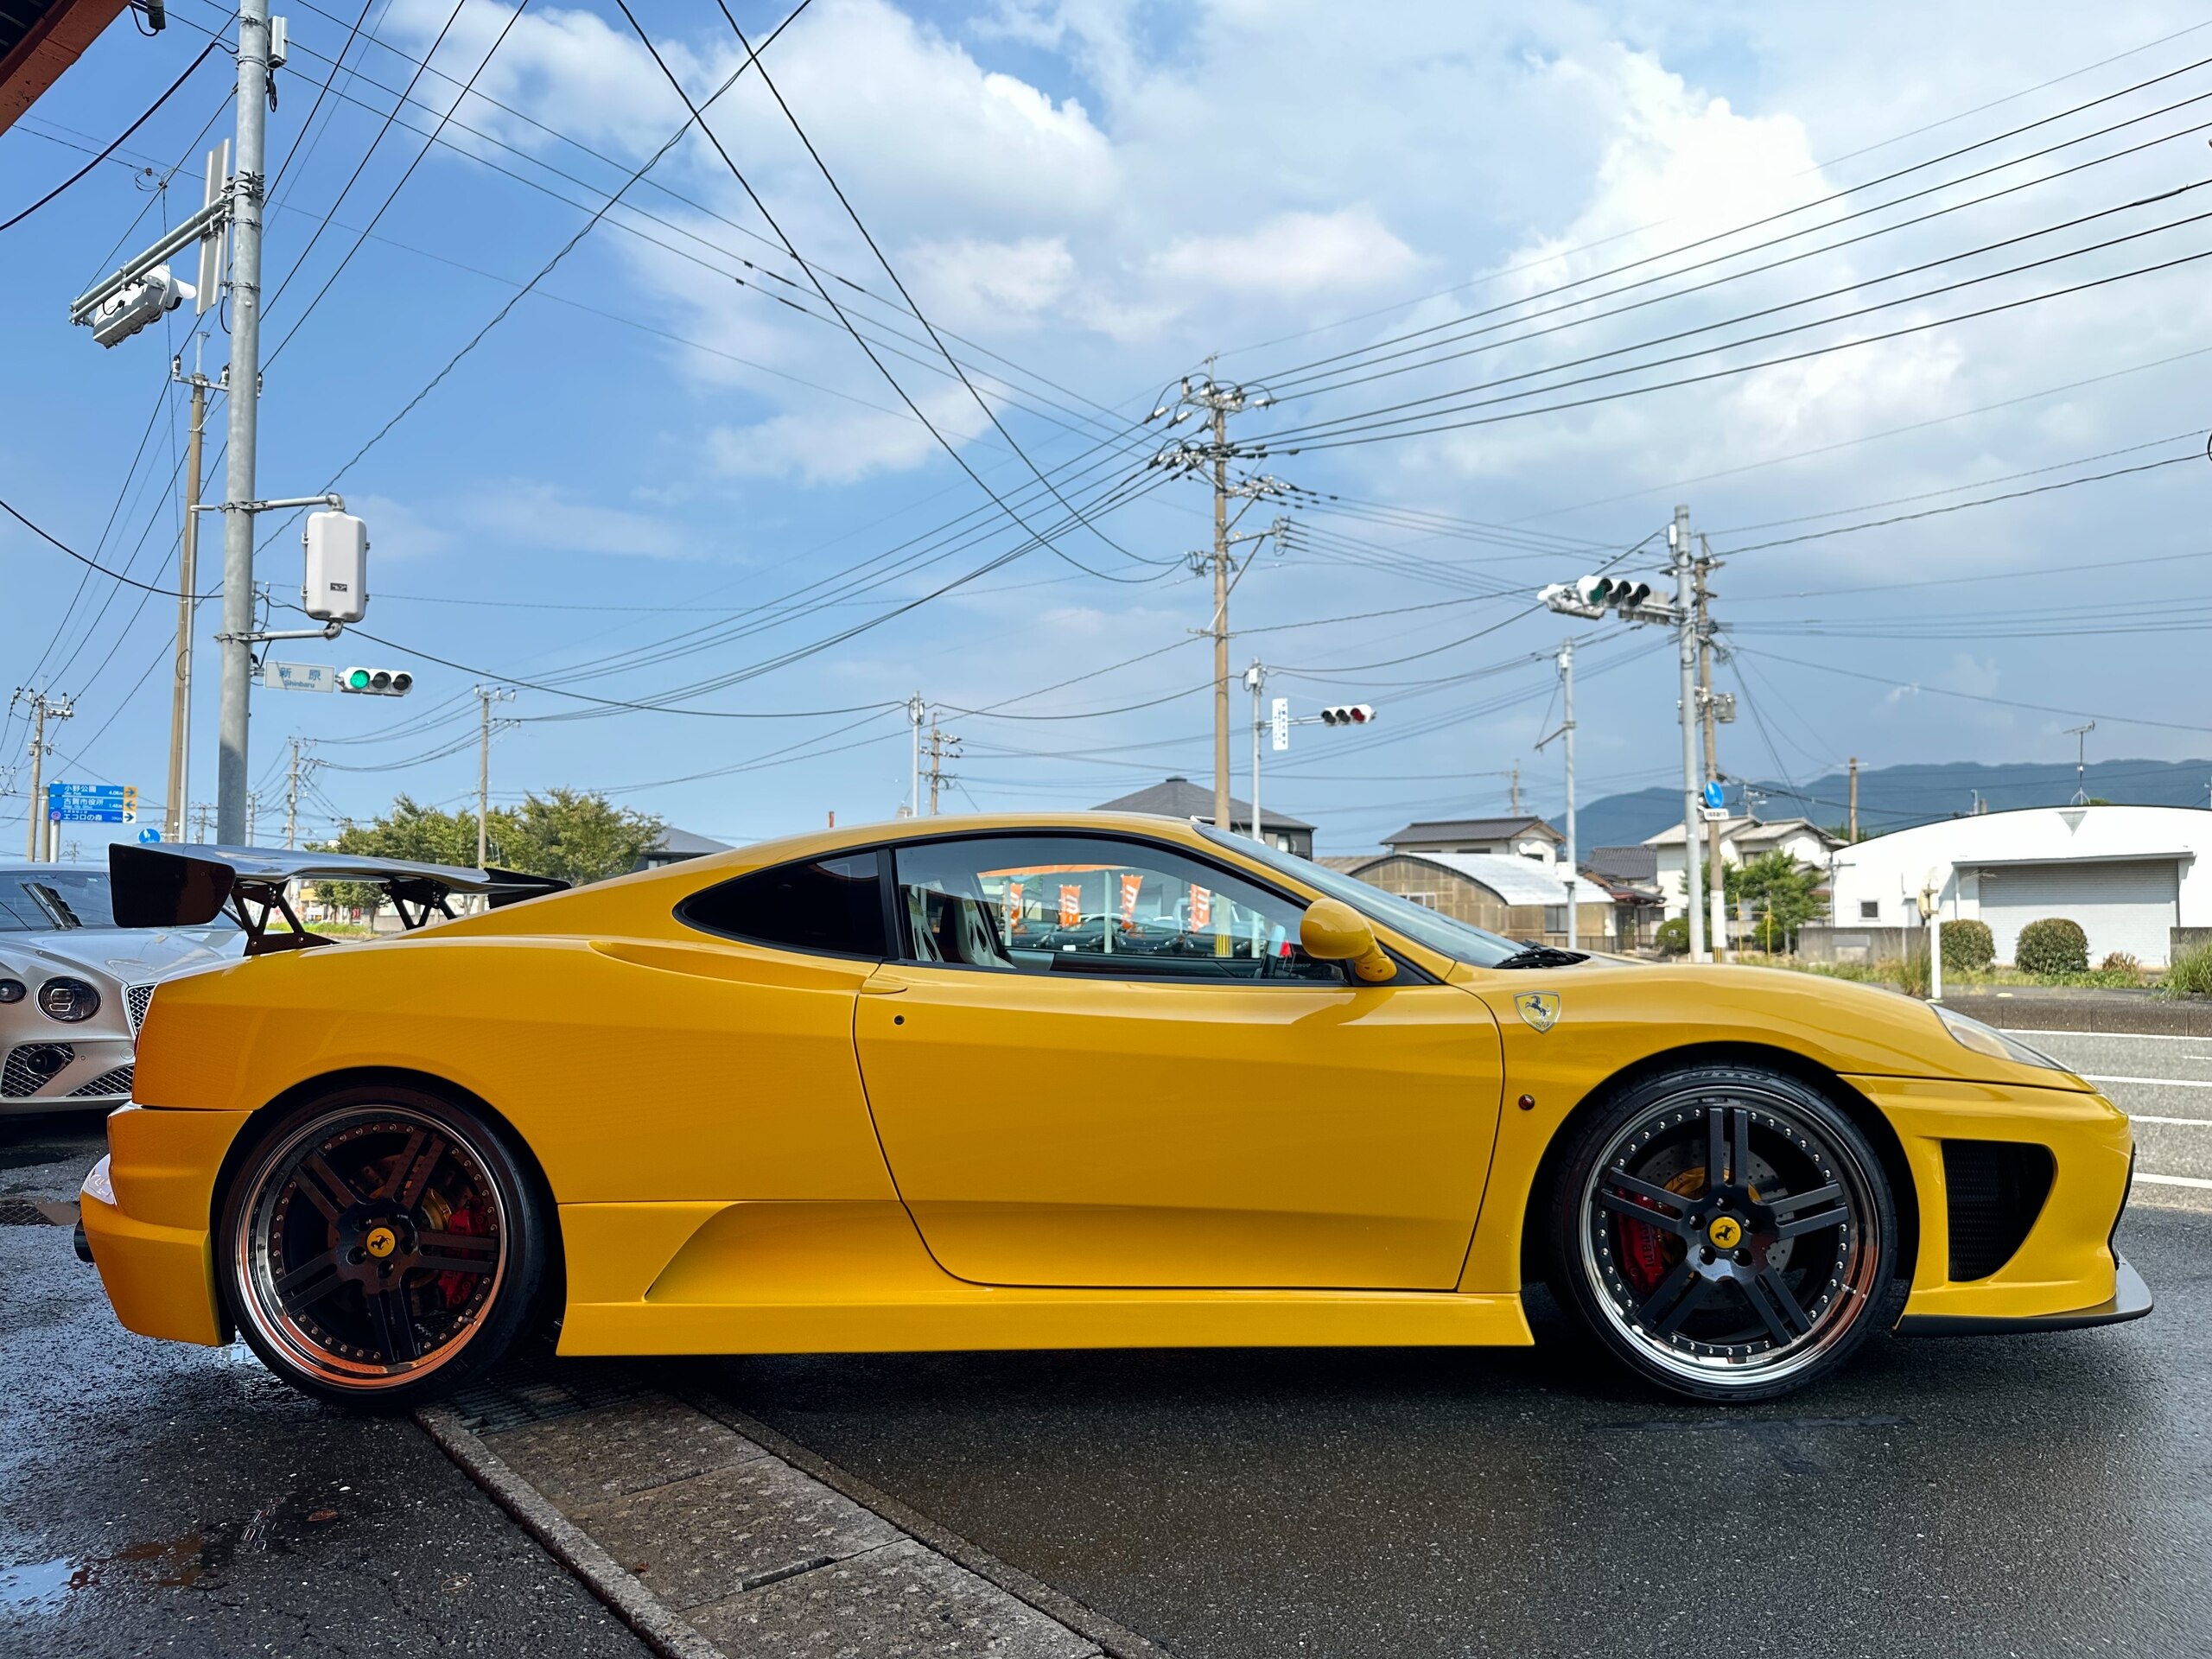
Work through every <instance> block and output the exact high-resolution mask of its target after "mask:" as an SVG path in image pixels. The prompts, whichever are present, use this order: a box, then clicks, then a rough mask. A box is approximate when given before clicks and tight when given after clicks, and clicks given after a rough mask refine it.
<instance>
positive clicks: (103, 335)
mask: <svg viewBox="0 0 2212 1659" xmlns="http://www.w3.org/2000/svg"><path fill="white" fill-rule="evenodd" d="M194 293H195V290H194V288H193V286H192V284H191V283H185V282H179V281H178V280H177V279H176V278H175V277H173V276H171V275H170V274H169V268H168V266H167V265H156V266H155V267H154V268H153V270H149V271H148V272H147V273H146V274H145V276H144V277H141V278H140V279H139V280H138V281H137V282H135V283H131V284H130V286H129V287H128V288H126V289H123V290H122V291H121V292H120V293H118V294H113V295H111V296H108V297H107V298H106V299H105V300H103V301H101V302H100V306H99V310H97V311H95V312H93V313H92V338H93V339H94V340H98V341H99V343H100V344H101V345H103V346H117V345H120V344H121V343H122V342H123V341H124V340H128V339H130V336H131V335H133V334H137V332H138V331H139V330H140V329H141V328H143V327H145V326H146V325H147V324H148V323H149V322H159V321H161V320H162V317H163V316H165V315H168V313H169V312H171V311H174V310H175V309H176V308H177V307H179V306H180V305H182V304H183V303H184V302H186V301H187V300H188V299H191V298H193V297H194Z"/></svg>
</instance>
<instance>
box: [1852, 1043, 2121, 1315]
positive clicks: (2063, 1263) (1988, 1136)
mask: <svg viewBox="0 0 2212 1659" xmlns="http://www.w3.org/2000/svg"><path fill="white" fill-rule="evenodd" d="M1851 1082H1852V1084H1853V1086H1854V1087H1856V1088H1857V1089H1859V1090H1860V1092H1862V1093H1863V1094H1865V1095H1866V1096H1867V1097H1868V1098H1869V1099H1870V1100H1872V1102H1873V1103H1874V1104H1875V1105H1876V1106H1878V1108H1879V1109H1881V1112H1882V1115H1883V1116H1885V1118H1886V1119H1888V1121H1889V1123H1890V1125H1891V1128H1893V1129H1895V1130H1896V1132H1897V1140H1898V1142H1899V1144H1900V1145H1901V1146H1902V1147H1903V1149H1904V1157H1905V1162H1906V1163H1907V1165H1908V1166H1910V1169H1911V1172H1912V1178H1913V1197H1914V1198H1915V1200H1916V1210H1917V1212H1918V1221H1919V1225H1918V1234H1919V1245H1918V1250H1917V1254H1916V1259H1915V1262H1914V1263H1913V1275H1912V1294H1911V1295H1910V1298H1909V1299H1908V1300H1906V1303H1905V1307H1904V1317H1903V1318H1902V1319H1900V1320H1899V1321H1898V1323H1897V1330H1898V1331H1899V1332H1900V1333H1903V1334H1907V1335H1923V1336H1932V1335H1943V1334H1952V1335H1957V1334H1967V1333H1974V1334H1986V1333H1989V1332H2007V1331H2050V1330H2074V1329H2079V1328H2081V1327H2082V1326H2086V1325H2111V1324H2117V1323H2119V1322H2120V1321H2121V1320H2124V1319H2140V1318H2141V1317H2142V1316H2143V1315H2144V1314H2145V1313H2149V1312H2150V1311H2151V1294H2150V1291H2149V1289H2148V1287H2145V1285H2144V1283H2143V1280H2142V1276H2141V1275H2140V1274H2138V1273H2136V1271H2135V1270H2134V1269H2133V1268H2131V1267H2129V1266H2127V1264H2126V1262H2123V1261H2122V1260H2121V1259H2120V1256H2119V1255H2118V1254H2117V1253H2116V1252H2115V1251H2114V1250H2113V1247H2112V1237H2113V1230H2114V1228H2115V1226H2116V1225H2117V1223H2118V1219H2119V1217H2120V1211H2121V1209H2122V1207H2123V1206H2124V1205H2126V1200H2127V1190H2128V1185H2129V1180H2130V1177H2131V1175H2132V1173H2133V1154H2134V1135H2133V1130H2132V1129H2131V1128H2129V1125H2128V1122H2127V1117H2126V1114H2125V1113H2123V1112H2121V1111H2120V1109H2119V1108H2118V1107H2116V1106H2114V1105H2113V1103H2111V1102H2110V1101H2108V1100H2107V1099H2106V1098H2105V1097H2104V1096H2101V1095H2100V1094H2097V1093H2095V1092H2094V1090H2086V1089H2081V1088H2071V1089H2069V1088H2035V1087H2026V1086H2021V1085H2018V1084H1961V1083H1953V1082H1948V1081H1938V1080H1935V1079H1923V1078H1900V1077H1853V1078H1852V1079H1851ZM1992 1143H1995V1144H1997V1145H1998V1146H1999V1147H2014V1148H2019V1149H2023V1150H2024V1149H2026V1148H2033V1147H2041V1148H2043V1149H2044V1150H2045V1151H2047V1152H2048V1153H2049V1154H2050V1159H2049V1165H2048V1169H2049V1185H2048V1187H2047V1189H2045V1190H2044V1192H2043V1194H2042V1196H2041V1198H2040V1202H2039V1203H2038V1204H2037V1205H2035V1206H2034V1207H2033V1209H2032V1210H2027V1211H2020V1212H2018V1220H2019V1222H2020V1223H2021V1224H2022V1226H2023V1228H2024V1231H2023V1232H2021V1233H2020V1234H2019V1235H2018V1244H2017V1246H2016V1247H2014V1248H2012V1249H2010V1252H2009V1254H2005V1255H2003V1256H2002V1259H2001V1260H1998V1259H1995V1257H1994V1256H1991V1257H1986V1258H1985V1259H1983V1260H1980V1261H1979V1262H1975V1263H1974V1265H1973V1266H1971V1267H1962V1266H1961V1260H1962V1258H1963V1257H1967V1256H1971V1255H1974V1254H1975V1252H1974V1250H1973V1249H1954V1245H1955V1243H1958V1241H1956V1240H1955V1239H1954V1237H1953V1224H1954V1218H1955V1209H1956V1206H1957V1205H1958V1203H1959V1202H1960V1201H1961V1198H1963V1196H1964V1194H1963V1192H1961V1193H1954V1192H1952V1190H1951V1180H1952V1176H1951V1173H1950V1170H1951V1168H1952V1167H1954V1166H1955V1164H1954V1163H1953V1162H1952V1160H1947V1157H1946V1151H1947V1147H1948V1148H1950V1149H1952V1150H1954V1151H1955V1150H1957V1149H1958V1148H1959V1147H1961V1145H1965V1146H1968V1147H1974V1146H1980V1147H1988V1146H1990V1145H1991V1144H1992ZM2035 1156H2036V1158H2037V1161H2040V1154H2035ZM2007 1242H2008V1243H2010V1240H2009V1239H2008V1241H2007ZM1954 1274H1957V1275H1958V1276H1956V1277H1955V1276H1954Z"/></svg>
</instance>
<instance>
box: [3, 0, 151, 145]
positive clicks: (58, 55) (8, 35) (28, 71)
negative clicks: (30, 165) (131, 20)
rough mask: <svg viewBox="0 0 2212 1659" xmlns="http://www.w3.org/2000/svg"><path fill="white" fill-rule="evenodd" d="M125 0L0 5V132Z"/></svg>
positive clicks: (14, 0)
mask: <svg viewBox="0 0 2212 1659" xmlns="http://www.w3.org/2000/svg"><path fill="white" fill-rule="evenodd" d="M124 3H125V0H6V3H4V4H0V132H5V131H6V130H8V129H9V128H10V127H11V126H13V125H14V124H16V117H18V116H20V115H21V114H22V112H23V111H25V110H28V109H29V108H30V106H31V105H34V104H35V103H37V102H38V100H39V99H41V97H43V96H44V95H45V92H46V89H47V88H48V87H49V86H53V85H54V82H55V81H57V80H59V79H61V73H62V71H64V70H65V69H67V68H68V67H69V66H70V65H71V64H73V63H74V62H76V61H77V60H78V59H79V58H80V57H82V56H83V55H84V53H85V48H86V47H88V46H90V45H91V44H92V42H93V41H96V40H98V39H99V36H100V31H101V30H103V29H105V28H106V27H107V26H108V25H109V24H110V23H111V22H114V21H115V19H116V16H117V15H118V13H119V12H121V11H122V10H123V8H124Z"/></svg>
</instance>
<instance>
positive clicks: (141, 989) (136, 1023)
mask: <svg viewBox="0 0 2212 1659" xmlns="http://www.w3.org/2000/svg"><path fill="white" fill-rule="evenodd" d="M153 1000H154V988H153V987H152V986H151V985H130V986H126V987H124V992H123V1006H124V1008H125V1009H126V1010H127V1011H128V1012H129V1014H130V1034H131V1035H132V1036H133V1037H136V1036H137V1034H138V1027H141V1026H143V1025H144V1024H145V1023H146V1009H147V1007H148V1005H149V1004H150V1003H151V1002H152V1001H153Z"/></svg>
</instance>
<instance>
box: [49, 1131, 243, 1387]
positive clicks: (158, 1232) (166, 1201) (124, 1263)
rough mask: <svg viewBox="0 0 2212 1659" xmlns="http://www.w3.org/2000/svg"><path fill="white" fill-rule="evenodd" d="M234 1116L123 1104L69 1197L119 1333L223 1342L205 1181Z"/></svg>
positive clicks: (210, 1178)
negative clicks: (100, 1152)
mask: <svg viewBox="0 0 2212 1659" xmlns="http://www.w3.org/2000/svg"><path fill="white" fill-rule="evenodd" d="M246 1117H247V1114H245V1113H244V1112H201V1111H160V1110H154V1109H148V1108H145V1107H142V1106H126V1107H124V1109H122V1110H120V1111H118V1112H117V1113H115V1114H114V1115H113V1116H111V1117H110V1118H109V1119H108V1123H107V1128H108V1147H109V1153H108V1156H106V1157H105V1158H103V1159H101V1160H100V1161H99V1163H97V1164H95V1165H93V1166H92V1173H91V1174H89V1175H87V1176H86V1178H85V1185H84V1190H83V1191H82V1192H80V1193H79V1195H78V1203H79V1216H80V1217H81V1218H82V1225H83V1227H84V1230H85V1242H86V1246H87V1247H88V1248H89V1249H90V1250H91V1251H92V1262H93V1265H94V1266H96V1267H97V1268H99V1275H100V1284H101V1286H102V1287H103V1288H105V1290H106V1292H107V1299H108V1300H109V1302H110V1303H111V1304H112V1305H113V1306H114V1308H115V1315H116V1318H117V1319H120V1320H121V1321H122V1322H123V1325H124V1329H126V1330H130V1331H135V1332H137V1333H138V1334H139V1335H140V1336H142V1337H160V1338H165V1339H166V1340H168V1341H171V1342H194V1343H200V1344H205V1345H207V1346H209V1347H215V1346H219V1345H220V1344H223V1343H225V1342H227V1341H229V1340H230V1330H229V1320H228V1319H226V1317H225V1315H224V1313H223V1310H222V1305H221V1302H220V1300H219V1298H218V1297H217V1295H216V1292H215V1264H214V1249H213V1213H214V1192H215V1179H216V1177H217V1175H218V1174H219V1172H220V1171H221V1168H222V1165H223V1159H224V1156H225V1154H227V1153H228V1152H229V1150H230V1146H231V1142H232V1140H234V1139H235V1138H236V1136H237V1135H238V1130H239V1128H241V1127H242V1126H243V1125H244V1124H245V1121H246Z"/></svg>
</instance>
